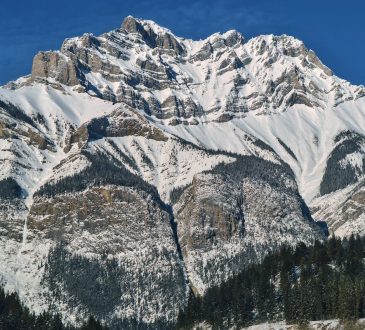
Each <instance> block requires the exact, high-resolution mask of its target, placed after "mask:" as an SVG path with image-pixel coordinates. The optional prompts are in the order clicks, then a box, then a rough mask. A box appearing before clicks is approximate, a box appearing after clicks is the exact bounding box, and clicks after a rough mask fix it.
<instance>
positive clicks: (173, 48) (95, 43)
mask: <svg viewBox="0 0 365 330" xmlns="http://www.w3.org/2000/svg"><path fill="white" fill-rule="evenodd" d="M29 81H37V82H42V81H47V82H48V83H51V84H55V85H58V88H61V89H62V86H64V85H66V86H72V87H73V89H74V90H75V91H78V92H86V93H88V94H90V95H92V96H96V97H99V98H102V99H105V100H108V101H112V102H117V103H118V102H124V103H127V104H128V105H130V106H132V107H134V108H138V109H139V110H141V111H143V112H145V113H146V114H147V115H150V116H153V117H156V118H158V119H162V120H165V119H166V120H168V123H175V124H179V123H182V122H184V123H190V124H191V123H195V122H196V120H198V121H201V120H203V121H227V120H230V119H231V118H234V117H240V116H242V115H244V114H245V113H247V112H256V113H273V112H274V113H277V112H283V111H286V109H287V108H289V107H292V106H294V105H306V106H307V107H310V108H316V109H325V108H326V107H327V106H328V105H329V104H331V105H333V106H337V105H338V104H340V103H342V102H344V100H346V101H348V100H355V99H356V98H358V97H361V96H362V95H363V94H365V92H364V88H360V87H355V86H351V85H349V84H347V83H346V82H344V81H343V80H341V79H339V78H337V77H336V76H334V75H333V73H332V71H331V70H330V69H329V68H327V67H326V66H325V65H324V64H323V63H322V62H321V61H320V60H319V59H318V57H317V56H316V55H315V53H314V52H313V51H311V50H309V49H307V48H306V47H305V45H304V44H303V42H301V41H299V40H297V39H295V38H293V37H289V36H286V35H282V36H273V35H266V36H258V37H256V38H252V39H250V40H248V41H245V40H244V37H243V36H242V34H240V33H239V32H237V31H235V30H231V31H227V32H226V33H223V34H220V33H215V34H213V35H211V36H210V37H208V38H206V39H204V40H200V41H193V40H188V39H183V38H179V37H176V36H175V35H174V34H173V33H172V32H171V31H170V30H168V29H165V28H162V27H160V26H159V25H157V24H156V23H154V22H153V21H148V20H141V19H136V18H134V17H132V16H128V17H127V18H125V20H124V21H123V24H122V27H121V28H120V29H116V30H113V31H110V32H108V33H104V34H102V35H101V36H98V37H96V36H93V35H91V34H84V35H83V36H81V37H76V38H71V39H67V40H65V42H64V43H63V45H62V47H61V50H60V51H56V52H40V53H39V54H37V55H36V56H35V58H34V61H33V68H32V75H31V78H30V80H28V83H29Z"/></svg>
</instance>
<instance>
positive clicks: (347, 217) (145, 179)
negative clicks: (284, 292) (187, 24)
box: [0, 16, 365, 324]
mask: <svg viewBox="0 0 365 330" xmlns="http://www.w3.org/2000/svg"><path fill="white" fill-rule="evenodd" d="M364 96H365V89H364V87H362V86H352V85H350V84H349V83H348V82H345V81H344V80H342V79H340V78H338V77H336V76H334V75H333V73H332V71H330V70H329V69H328V68H327V67H326V66H324V64H322V62H321V61H320V60H319V59H318V58H317V56H316V55H315V54H314V53H313V52H312V51H310V50H308V49H307V48H306V47H305V46H304V44H303V43H302V42H300V41H299V40H297V39H295V38H292V37H288V36H279V37H276V36H273V35H268V36H259V37H257V38H253V39H250V40H248V41H245V40H244V37H243V36H242V35H241V34H240V33H239V32H237V31H234V30H231V31H228V32H226V33H223V34H213V35H212V36H210V37H208V38H206V39H204V40H200V41H192V40H188V39H183V38H180V37H176V36H174V35H173V34H172V32H171V31H169V30H167V29H165V28H161V27H159V26H158V25H157V24H156V23H154V22H152V21H144V20H138V19H135V18H133V17H131V16H129V17H127V18H126V19H125V20H124V23H123V24H122V27H121V28H118V29H116V30H113V31H111V32H108V33H105V34H102V35H101V36H99V37H95V36H93V35H91V34H84V35H83V36H81V37H76V38H71V39H67V40H66V41H65V42H64V43H63V45H62V47H61V49H60V51H49V52H41V53H39V54H37V55H36V56H35V58H34V63H33V70H32V74H31V75H30V76H27V77H23V78H20V79H18V80H17V81H15V82H12V83H9V84H7V86H6V87H5V88H0V150H1V151H2V152H1V154H0V161H1V162H0V180H3V181H0V182H3V187H4V188H3V190H4V191H5V193H4V194H3V193H2V194H1V195H0V204H1V207H2V208H1V209H0V211H1V217H2V221H1V223H0V245H1V247H2V249H3V250H2V253H1V254H0V261H1V262H0V282H1V283H2V284H3V285H5V288H6V289H8V290H16V291H17V292H18V293H19V296H20V298H21V299H22V301H24V303H25V304H26V305H27V306H29V307H30V308H31V309H32V310H33V311H35V312H41V311H42V310H45V309H47V307H49V303H51V304H52V306H55V307H54V308H56V310H57V312H59V313H60V314H61V316H62V318H63V319H64V320H65V321H66V323H67V322H71V323H73V324H81V323H82V321H83V316H84V315H87V314H88V313H89V314H92V315H94V316H95V317H97V318H100V319H103V320H104V321H106V322H107V323H112V322H113V320H115V319H118V318H121V319H133V320H138V321H140V322H144V323H149V324H154V323H155V322H157V323H158V322H172V321H173V320H175V319H176V317H177V314H178V311H179V309H181V308H184V306H186V304H187V299H188V293H189V291H190V290H191V291H193V292H194V293H195V294H199V295H201V294H203V293H204V292H205V291H206V290H207V288H209V287H211V286H213V285H219V283H221V282H222V281H225V280H227V279H228V278H229V277H231V276H233V275H234V274H236V273H238V272H240V271H241V270H242V269H241V267H243V266H242V265H248V264H250V263H253V262H257V261H259V260H261V259H262V258H263V257H264V256H265V254H266V253H268V252H269V251H271V250H276V249H278V248H280V246H281V245H283V244H289V245H292V246H295V245H297V244H299V243H301V242H302V243H305V244H312V243H313V242H314V241H315V240H324V239H325V233H324V232H323V230H322V229H323V228H322V225H323V223H322V222H318V221H327V225H328V228H329V231H330V232H331V233H335V234H336V235H343V236H347V235H351V233H359V234H362V233H364V232H365V224H364V223H363V221H364V220H363V217H364V216H365V215H364V214H365V212H364V213H363V208H362V199H361V198H362V184H363V179H364V174H365V167H364V166H363V161H364V159H365V143H364V141H365V132H364V129H363V127H364V126H363V123H364V118H365V98H364ZM339 173H340V175H339ZM342 173H345V174H344V175H343V176H341V174H342ZM14 192H16V197H14V198H12V199H8V198H5V197H3V196H6V194H9V196H13V194H14ZM18 192H19V193H18ZM14 196H15V195H14ZM302 196H303V197H302ZM310 209H311V211H310ZM311 212H312V214H311ZM312 216H313V217H312ZM313 218H314V219H313ZM353 224H355V225H356V226H353ZM60 260H63V261H62V263H60ZM77 265H80V272H78V273H77V274H76V275H75V278H74V279H73V277H72V276H69V275H70V274H71V273H72V272H73V269H74V268H75V267H76V266H77ZM60 269H62V272H60V271H59V270H60ZM83 273H88V274H90V276H92V277H93V278H94V279H95V281H94V282H95V283H99V282H100V283H103V285H104V286H98V285H96V284H95V285H94V284H90V286H86V287H82V286H81V287H80V283H82V282H83ZM108 274H109V275H110V276H109V275H108ZM169 277H171V278H174V279H175V280H176V283H177V284H176V286H174V283H172V282H173V281H169ZM106 278H107V279H106ZM98 281H99V282H98ZM156 283H158V284H156ZM115 290H117V292H120V298H121V299H120V301H119V302H118V299H117V298H116V297H115V295H113V296H112V298H113V299H111V303H110V305H108V306H106V307H105V308H104V307H103V308H101V307H100V306H97V305H95V304H94V303H93V298H92V297H93V295H94V293H95V292H98V293H100V296H101V297H102V298H103V299H105V300H108V294H106V292H107V293H108V292H109V293H112V292H115ZM131 290H132V291H131ZM129 291H131V292H132V294H130V293H128V292H129ZM142 305H143V306H145V307H146V308H142V309H141V307H140V306H142ZM75 306H77V308H76V309H74V307H75Z"/></svg>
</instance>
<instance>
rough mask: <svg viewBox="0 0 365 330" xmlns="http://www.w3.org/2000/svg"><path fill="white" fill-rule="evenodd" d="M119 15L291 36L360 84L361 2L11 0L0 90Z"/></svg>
mask: <svg viewBox="0 0 365 330" xmlns="http://www.w3.org/2000/svg"><path fill="white" fill-rule="evenodd" d="M127 15H133V16H135V17H139V18H144V19H152V20H154V21H156V22H157V23H158V24H160V25H162V26H165V27H168V28H169V29H171V30H172V31H173V32H174V33H175V34H176V35H179V36H183V37H187V38H193V39H201V38H205V37H207V36H208V35H210V34H212V33H214V32H224V31H226V30H229V29H236V30H238V31H240V32H242V33H243V34H244V35H245V37H246V38H251V37H253V36H256V35H259V34H269V33H273V34H284V33H285V34H289V35H293V36H295V37H297V38H299V39H301V40H303V41H304V42H305V44H306V45H307V47H309V48H311V49H313V50H314V51H315V52H316V53H317V54H318V56H319V57H320V58H321V60H322V61H323V62H324V63H325V64H326V65H327V66H329V67H330V68H331V69H333V71H334V72H335V73H336V74H337V75H339V76H340V77H342V78H345V79H347V80H349V81H351V82H352V83H356V84H365V1H364V0H347V1H340V0H332V1H330V0H315V1H314V0H306V1H300V0H285V1H284V0H250V1H248V0H211V1H209V0H197V1H192V0H185V1H177V0H171V1H162V0H119V1H117V0H108V1H102V0H72V1H70V0H62V1H49V0H47V1H45V0H37V1H26V0H17V1H15V0H14V1H2V4H1V11H0V85H1V84H4V83H5V82H7V81H9V80H13V79H16V78H17V77H19V76H22V75H26V74H29V73H30V70H31V63H32V58H33V56H34V55H35V53H36V52H37V51H39V50H49V49H59V47H60V45H61V44H62V41H63V40H64V39H65V38H67V37H72V36H77V35H81V34H83V33H84V32H92V33H94V34H100V33H102V32H106V31H109V30H111V29H114V28H116V27H119V26H120V24H121V21H122V19H123V18H124V17H125V16H127Z"/></svg>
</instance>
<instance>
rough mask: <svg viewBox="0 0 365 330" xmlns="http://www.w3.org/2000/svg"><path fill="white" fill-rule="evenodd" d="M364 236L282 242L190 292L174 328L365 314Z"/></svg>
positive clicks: (347, 316) (348, 318) (310, 319)
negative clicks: (293, 244) (223, 278)
mask: <svg viewBox="0 0 365 330" xmlns="http://www.w3.org/2000/svg"><path fill="white" fill-rule="evenodd" d="M364 258H365V238H361V237H355V236H351V237H350V238H348V239H347V238H345V239H343V240H341V239H338V238H335V237H332V238H330V239H329V240H327V241H325V242H316V243H315V244H314V245H313V246H309V247H308V246H305V245H304V244H300V245H299V246H297V247H296V248H293V247H288V246H285V247H282V248H281V250H280V251H279V252H276V253H270V254H269V255H268V256H267V257H266V258H264V260H263V261H262V263H260V264H257V265H251V266H249V267H248V268H246V269H245V270H244V271H242V272H241V273H239V274H238V275H236V276H235V277H233V278H231V279H230V280H228V281H227V282H225V283H223V284H222V285H220V286H219V287H212V288H210V289H208V290H207V291H206V293H205V294H204V296H202V297H199V296H194V295H193V294H191V297H190V299H189V304H188V306H187V308H186V309H185V310H183V311H180V314H179V318H178V321H177V325H176V327H177V328H178V329H190V328H192V327H193V325H197V324H199V323H202V322H206V323H209V324H211V325H212V326H213V329H224V328H230V327H232V326H238V327H240V326H249V325H252V324H259V323H262V322H276V321H281V320H286V321H287V322H290V323H296V324H307V323H308V322H309V321H316V320H328V319H343V320H357V319H359V318H364V317H365V272H364Z"/></svg>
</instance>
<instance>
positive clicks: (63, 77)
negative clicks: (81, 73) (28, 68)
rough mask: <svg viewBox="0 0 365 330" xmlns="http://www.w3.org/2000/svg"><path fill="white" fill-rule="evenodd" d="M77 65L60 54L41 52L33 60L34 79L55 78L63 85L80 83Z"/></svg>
mask: <svg viewBox="0 0 365 330" xmlns="http://www.w3.org/2000/svg"><path fill="white" fill-rule="evenodd" d="M77 71H78V68H77V66H76V63H75V62H74V61H73V60H72V59H69V58H67V57H66V56H64V55H63V54H61V53H59V52H40V53H38V54H37V55H36V56H35V57H34V60H33V66H32V77H33V78H36V77H40V78H46V79H47V78H53V79H55V80H56V81H58V82H60V83H61V84H65V85H68V86H74V85H77V84H78V83H79V80H78V74H77Z"/></svg>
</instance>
